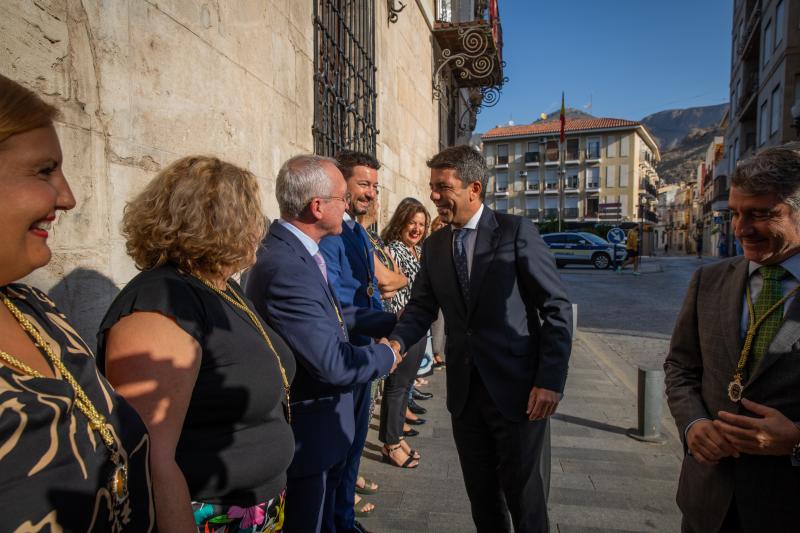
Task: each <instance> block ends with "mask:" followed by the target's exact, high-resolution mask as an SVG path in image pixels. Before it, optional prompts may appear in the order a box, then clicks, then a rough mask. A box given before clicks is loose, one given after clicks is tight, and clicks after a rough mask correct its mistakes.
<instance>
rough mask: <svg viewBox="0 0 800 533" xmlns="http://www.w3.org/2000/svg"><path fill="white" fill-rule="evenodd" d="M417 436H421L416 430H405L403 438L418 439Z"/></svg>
mask: <svg viewBox="0 0 800 533" xmlns="http://www.w3.org/2000/svg"><path fill="white" fill-rule="evenodd" d="M417 435H419V431H417V430H416V429H414V428H410V429H408V430H403V436H404V437H416V436H417Z"/></svg>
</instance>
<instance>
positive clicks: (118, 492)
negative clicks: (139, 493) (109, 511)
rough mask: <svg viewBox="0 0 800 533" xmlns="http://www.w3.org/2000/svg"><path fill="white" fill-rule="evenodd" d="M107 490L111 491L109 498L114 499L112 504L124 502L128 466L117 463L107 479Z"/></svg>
mask: <svg viewBox="0 0 800 533" xmlns="http://www.w3.org/2000/svg"><path fill="white" fill-rule="evenodd" d="M108 491H109V492H110V493H111V498H112V500H113V501H114V506H115V507H117V506H119V505H122V504H123V503H125V500H127V499H128V467H127V466H125V465H124V464H117V465H115V467H114V470H113V471H112V472H111V477H110V479H109V480H108Z"/></svg>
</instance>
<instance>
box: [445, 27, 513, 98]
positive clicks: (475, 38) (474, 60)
mask: <svg viewBox="0 0 800 533" xmlns="http://www.w3.org/2000/svg"><path fill="white" fill-rule="evenodd" d="M457 32H458V44H459V47H458V49H459V50H460V51H459V52H457V53H453V50H451V49H450V48H444V49H443V50H442V55H441V60H440V62H439V66H438V67H437V68H436V71H435V72H434V74H433V97H434V98H435V99H437V100H438V99H440V98H441V97H442V94H443V92H444V84H445V83H446V81H445V79H444V77H443V76H442V71H443V70H444V68H445V67H449V68H451V69H452V70H453V75H454V76H455V77H456V85H457V86H479V87H480V88H481V92H486V93H487V94H486V95H485V96H486V97H487V99H488V100H489V101H491V102H494V103H496V101H497V98H498V97H499V93H500V87H502V85H503V83H504V82H505V81H506V79H505V78H502V79H499V80H498V79H497V73H498V72H502V70H501V69H502V67H503V66H504V63H502V62H500V63H499V58H498V56H497V54H496V53H492V52H491V51H490V46H493V41H492V33H491V30H490V29H489V28H488V26H472V27H462V28H458V30H457ZM459 81H460V82H461V83H459Z"/></svg>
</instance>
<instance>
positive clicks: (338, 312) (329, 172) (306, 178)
mask: <svg viewBox="0 0 800 533" xmlns="http://www.w3.org/2000/svg"><path fill="white" fill-rule="evenodd" d="M275 192H276V196H277V200H278V205H279V207H280V210H281V219H280V220H278V221H276V222H274V223H273V224H272V225H271V226H270V231H269V235H267V237H266V239H265V241H264V244H263V246H262V247H261V249H260V250H259V252H258V260H257V262H256V265H255V266H254V267H253V269H252V270H251V272H250V275H249V278H248V282H247V289H246V292H247V296H248V297H249V298H250V299H251V300H252V301H253V302H254V303H255V305H256V308H257V310H258V312H259V313H260V314H261V315H262V316H263V317H264V319H265V320H266V321H267V322H268V323H269V324H270V326H272V327H273V328H274V329H275V331H276V332H278V333H279V334H280V335H281V337H282V338H283V339H284V340H285V341H286V343H287V344H288V345H289V347H290V348H291V349H292V352H293V354H294V356H295V358H296V359H297V363H298V364H297V374H296V376H295V378H294V382H293V383H292V385H291V400H292V403H291V417H292V420H291V423H292V429H293V431H294V437H295V441H296V447H295V456H294V459H293V461H292V463H291V465H290V466H289V469H288V471H287V477H288V480H287V486H286V526H285V531H286V532H287V533H314V532H326V533H327V532H330V533H333V532H335V531H336V526H335V525H334V520H333V508H334V501H335V495H336V490H337V488H338V486H339V483H340V479H341V476H342V473H343V471H344V468H345V465H346V463H347V457H348V452H349V450H350V447H351V446H352V443H353V439H354V435H355V432H356V424H355V420H354V406H353V389H354V387H356V386H358V385H361V384H364V383H369V382H370V381H371V380H373V379H375V378H378V377H381V376H384V375H386V374H387V373H389V372H390V371H392V370H394V367H395V366H396V365H397V363H398V362H399V360H400V356H399V352H398V353H395V352H394V351H393V350H392V349H391V348H390V347H389V345H388V341H386V340H385V339H383V340H382V342H381V343H378V344H371V345H369V346H362V347H357V346H353V345H352V344H350V343H349V342H348V331H353V332H354V333H357V334H366V335H371V336H376V337H380V336H382V335H385V334H387V333H388V332H389V331H390V330H391V328H392V326H393V325H394V322H395V321H394V317H393V316H392V315H389V314H387V313H365V312H364V310H363V309H359V308H355V307H353V306H341V305H340V303H339V301H338V299H337V297H336V293H335V292H334V291H333V289H332V288H331V286H330V285H329V284H328V280H327V275H328V274H327V268H326V265H325V260H324V258H323V257H322V254H321V253H320V252H319V241H320V240H321V239H322V238H323V237H326V236H328V235H335V234H337V233H339V232H340V231H341V227H342V226H341V221H342V213H343V212H344V208H345V205H346V203H347V200H346V185H345V181H344V178H343V177H342V174H341V172H339V170H338V169H337V168H336V161H334V160H332V159H330V158H323V157H319V156H312V155H303V156H297V157H293V158H292V159H290V160H289V161H287V162H286V163H285V164H284V165H283V167H282V168H281V170H280V172H279V173H278V177H277V180H276V183H275ZM265 453H268V450H267V451H266V452H265Z"/></svg>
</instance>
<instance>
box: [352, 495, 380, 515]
mask: <svg viewBox="0 0 800 533" xmlns="http://www.w3.org/2000/svg"><path fill="white" fill-rule="evenodd" d="M368 505H372V504H371V503H369V502H368V501H367V500H365V499H364V498H361V499H360V500H358V501H357V502H356V503H355V504H354V505H353V511H354V512H355V514H356V516H357V517H359V518H364V517H365V516H369V514H370V513H371V512H372V511H374V510H375V506H374V505H372V509H370V510H369V511H365V510H364V507H367V506H368Z"/></svg>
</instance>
